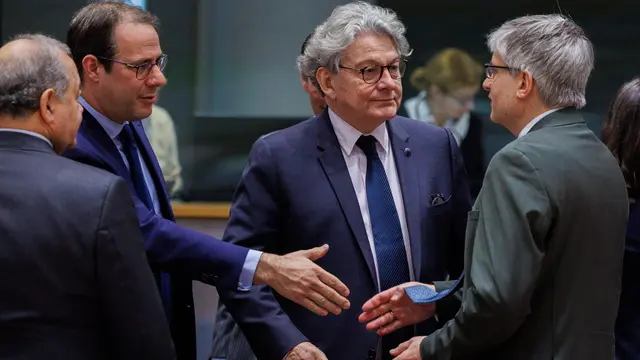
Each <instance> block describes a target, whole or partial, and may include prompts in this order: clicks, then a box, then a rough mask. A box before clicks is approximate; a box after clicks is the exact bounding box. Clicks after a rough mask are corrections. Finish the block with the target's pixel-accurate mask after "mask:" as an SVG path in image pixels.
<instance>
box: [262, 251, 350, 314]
mask: <svg viewBox="0 0 640 360" xmlns="http://www.w3.org/2000/svg"><path fill="white" fill-rule="evenodd" d="M328 251H329V245H323V246H320V247H316V248H313V249H309V250H300V251H296V252H292V253H290V254H287V255H284V256H278V255H273V254H267V253H264V254H262V257H261V258H260V262H259V263H258V268H257V270H256V274H255V279H254V282H255V283H256V284H267V285H269V286H270V287H271V288H272V289H273V290H274V291H276V292H277V293H278V294H280V295H282V296H284V297H286V298H287V299H289V300H291V301H293V302H295V303H297V304H299V305H302V306H304V307H305V308H307V309H309V310H311V311H312V312H314V313H315V314H317V315H321V316H326V315H328V313H332V314H335V315H338V314H340V313H341V312H342V310H343V309H344V310H346V309H348V308H349V307H350V306H351V304H350V303H349V300H347V296H349V289H348V288H347V286H346V285H345V284H343V283H342V282H341V281H340V280H338V278H337V277H335V276H333V275H332V274H330V273H329V272H327V271H326V270H324V269H322V268H321V267H320V266H318V265H316V264H315V263H314V261H316V260H318V259H319V258H321V257H323V256H325V255H326V254H327V252H328Z"/></svg>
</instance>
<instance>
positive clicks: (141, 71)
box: [96, 54, 169, 80]
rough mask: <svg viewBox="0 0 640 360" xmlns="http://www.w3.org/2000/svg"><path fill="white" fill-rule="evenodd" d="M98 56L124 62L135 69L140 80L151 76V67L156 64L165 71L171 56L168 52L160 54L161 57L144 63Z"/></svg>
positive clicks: (123, 63) (120, 62)
mask: <svg viewBox="0 0 640 360" xmlns="http://www.w3.org/2000/svg"><path fill="white" fill-rule="evenodd" d="M96 57H97V58H99V59H102V60H107V61H112V62H115V63H118V64H122V65H124V66H126V67H128V68H129V69H132V70H135V72H136V78H137V79H138V80H144V79H145V78H146V77H147V76H149V74H150V73H151V69H152V68H153V66H154V65H156V66H158V69H160V72H162V71H164V68H166V67H167V61H168V60H169V57H168V56H167V55H166V54H162V55H160V57H159V58H158V59H157V60H156V61H146V62H143V63H142V64H131V63H128V62H124V61H120V60H116V59H110V58H106V57H103V56H96Z"/></svg>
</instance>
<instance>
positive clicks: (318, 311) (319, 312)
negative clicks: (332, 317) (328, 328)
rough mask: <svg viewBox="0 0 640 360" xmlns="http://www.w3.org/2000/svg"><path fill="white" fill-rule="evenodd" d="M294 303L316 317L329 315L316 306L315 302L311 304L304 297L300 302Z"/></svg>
mask: <svg viewBox="0 0 640 360" xmlns="http://www.w3.org/2000/svg"><path fill="white" fill-rule="evenodd" d="M296 303H298V304H299V305H302V306H304V307H305V308H307V309H308V310H310V311H311V312H313V313H314V314H316V315H320V316H327V315H328V314H329V313H328V312H327V310H325V309H323V308H321V307H320V306H318V305H317V304H316V303H315V302H313V301H312V300H311V299H309V298H306V297H305V298H303V299H302V300H300V301H296Z"/></svg>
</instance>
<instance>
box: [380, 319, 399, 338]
mask: <svg viewBox="0 0 640 360" xmlns="http://www.w3.org/2000/svg"><path fill="white" fill-rule="evenodd" d="M404 326H405V324H403V323H402V321H400V320H397V319H394V320H393V321H392V322H390V323H389V324H387V325H385V326H383V327H382V328H380V329H379V330H378V331H376V334H378V336H384V335H389V334H391V333H392V332H394V331H396V330H398V329H400V328H402V327H404Z"/></svg>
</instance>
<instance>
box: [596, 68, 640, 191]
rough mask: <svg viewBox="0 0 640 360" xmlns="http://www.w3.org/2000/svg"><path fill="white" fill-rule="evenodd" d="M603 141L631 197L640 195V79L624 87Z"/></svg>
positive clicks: (604, 131) (612, 104)
mask: <svg viewBox="0 0 640 360" xmlns="http://www.w3.org/2000/svg"><path fill="white" fill-rule="evenodd" d="M602 141H603V142H604V143H605V145H607V147H608V148H609V150H611V152H612V153H613V156H615V157H616V159H618V163H619V164H620V167H621V168H622V173H623V174H624V178H625V180H626V181H627V187H628V190H629V197H631V198H637V197H639V196H640V78H638V77H636V78H634V79H633V80H631V81H629V82H627V83H626V84H624V85H622V87H621V88H620V90H618V94H617V95H616V98H615V99H614V100H613V102H612V103H611V106H610V107H609V112H608V114H607V118H606V120H605V122H604V125H603V129H602Z"/></svg>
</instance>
